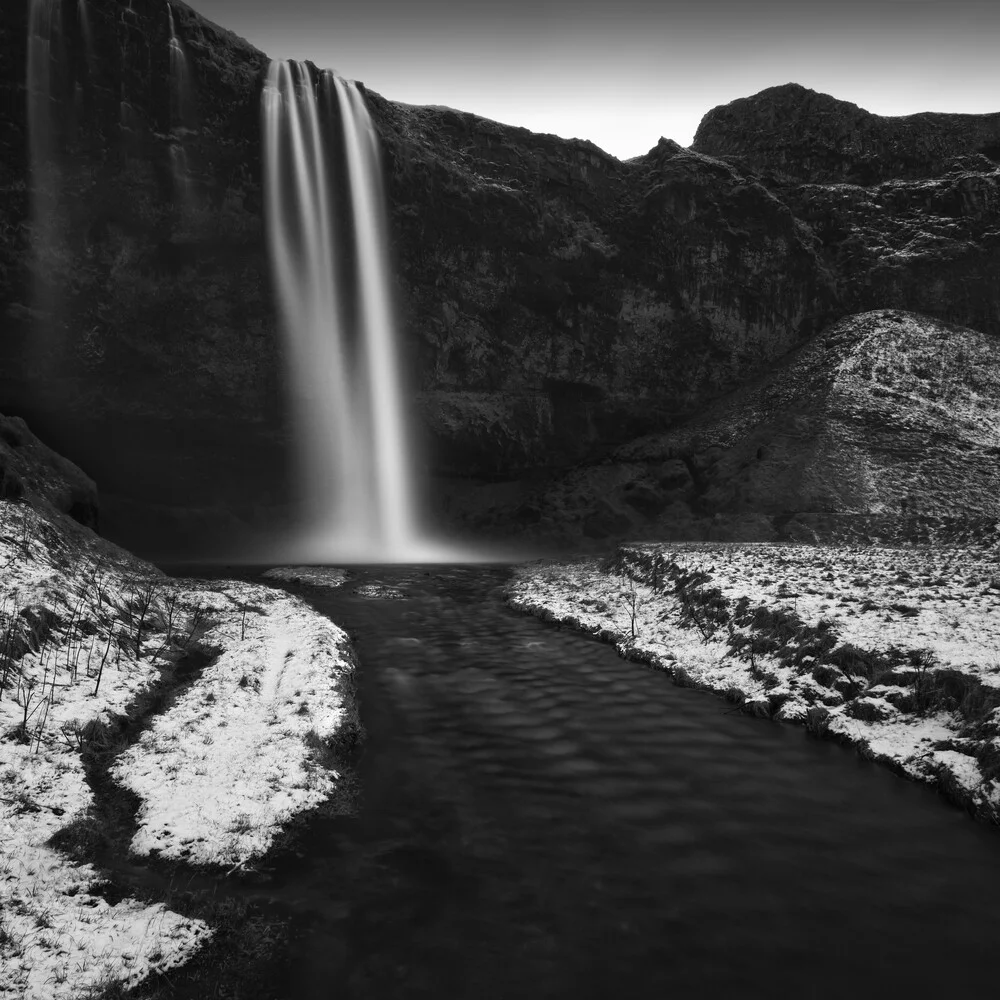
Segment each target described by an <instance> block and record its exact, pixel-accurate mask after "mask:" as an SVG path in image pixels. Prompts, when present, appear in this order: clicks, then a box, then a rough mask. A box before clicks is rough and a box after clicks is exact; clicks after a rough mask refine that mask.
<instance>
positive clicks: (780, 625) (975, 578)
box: [508, 544, 1000, 822]
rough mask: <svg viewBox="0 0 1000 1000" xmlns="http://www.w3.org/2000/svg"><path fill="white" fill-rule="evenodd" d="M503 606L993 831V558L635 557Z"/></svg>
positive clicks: (537, 572) (528, 588) (582, 566)
mask: <svg viewBox="0 0 1000 1000" xmlns="http://www.w3.org/2000/svg"><path fill="white" fill-rule="evenodd" d="M508 599H509V601H510V603H511V604H512V605H513V606H515V607H517V608H520V609H521V610H524V611H528V612H531V613H534V614H537V615H540V616H541V617H544V618H548V619H552V620H555V621H559V622H562V623H565V624H567V625H570V626H572V627H575V628H578V629H580V630H582V631H585V632H590V633H592V634H595V635H598V636H600V637H602V638H604V639H607V640H610V641H613V642H614V643H615V644H616V646H617V648H618V650H619V652H620V653H621V654H622V655H623V656H627V657H629V658H631V659H636V660H640V661H643V662H646V663H649V664H650V665H651V666H655V667H658V668H660V669H664V670H667V671H668V672H670V673H671V674H673V675H674V677H675V679H676V680H677V681H678V683H683V684H688V685H692V686H697V687H704V688H708V689H711V690H713V691H716V692H719V693H720V694H723V695H725V696H726V697H727V698H729V699H731V700H734V701H738V702H740V703H742V704H743V706H744V708H745V709H746V710H747V711H750V712H752V713H754V714H756V715H760V716H764V717H769V718H774V719H778V720H785V721H796V722H803V723H805V724H807V725H809V726H810V727H811V728H813V729H814V730H815V731H817V732H823V733H828V734H830V735H833V736H835V737H837V738H840V739H843V740H846V741H849V742H851V743H854V744H855V745H857V746H858V748H859V750H861V752H862V753H864V754H865V755H867V756H870V757H873V758H876V759H880V760H884V761H886V762H888V763H891V764H893V765H894V766H896V767H897V768H899V769H900V770H901V771H903V772H904V773H906V774H908V775H909V776H911V777H914V778H918V779H921V780H925V781H929V782H932V783H940V784H941V786H942V787H943V789H944V790H945V791H946V792H947V793H948V794H949V795H950V796H951V797H953V798H954V799H956V800H958V801H960V802H962V803H964V804H965V805H967V806H968V807H969V808H970V809H971V810H972V811H973V812H974V813H976V814H977V815H979V816H981V817H983V818H986V819H990V820H992V821H994V822H996V821H998V819H1000V813H998V807H1000V565H998V557H997V553H996V552H995V551H989V550H985V549H975V548H968V549H960V548H945V547H942V548H926V547H923V548H901V549H897V548H878V547H840V548H838V547H832V546H831V547H818V546H783V545H770V544H757V545H753V544H706V545H697V544H680V545H662V544H642V545H634V546H623V547H622V548H621V549H619V553H618V555H617V557H616V558H615V559H612V560H603V561H602V560H587V561H580V562H574V563H567V564H553V563H548V564H544V563H543V564H533V565H530V566H526V567H522V568H521V569H520V570H519V571H518V573H517V576H516V578H515V580H514V582H513V584H512V585H511V588H510V591H509V594H508Z"/></svg>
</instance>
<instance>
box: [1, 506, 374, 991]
mask: <svg viewBox="0 0 1000 1000" xmlns="http://www.w3.org/2000/svg"><path fill="white" fill-rule="evenodd" d="M0 568H2V576H0V998H3V1000H13V998H15V997H16V998H39V1000H41V998H45V1000H59V998H68V997H73V996H78V995H80V994H81V993H83V992H84V991H86V990H87V989H89V988H91V987H94V986H97V985H99V984H103V983H113V982H120V983H124V984H126V985H133V984H135V983H137V982H139V981H140V980H142V979H143V978H145V977H146V976H148V975H150V974H152V973H155V972H158V971H162V970H166V969H170V968H172V967H175V966H177V965H180V964H182V963H184V962H185V961H187V960H188V958H190V957H191V956H192V955H193V954H195V953H196V952H197V951H199V950H200V949H201V948H202V946H203V945H204V944H205V943H206V942H207V941H208V940H209V939H210V938H211V937H212V935H213V929H212V928H211V927H209V926H208V924H207V923H206V922H205V921H203V920H198V919H191V918H188V917H185V916H182V915H180V914H178V913H174V912H171V911H170V910H168V909H167V908H166V907H165V906H164V905H163V904H160V903H154V904H148V903H144V902H139V901H137V900H134V899H125V900H123V901H121V902H118V903H117V904H116V905H109V904H108V902H107V901H106V900H105V899H104V898H102V884H103V880H102V876H101V874H100V872H99V871H98V870H97V869H95V868H94V867H93V866H92V865H91V864H86V863H84V864H80V863H78V859H77V860H74V859H71V858H70V857H69V856H67V854H65V853H64V852H63V851H62V850H60V849H59V847H57V846H56V845H58V844H60V843H62V842H64V841H66V840H69V841H72V840H73V838H74V836H75V834H74V832H73V831H74V830H77V829H80V828H81V827H85V826H86V825H88V824H90V825H92V826H93V825H99V824H100V823H101V822H102V820H101V810H100V808H99V807H100V802H99V800H98V795H99V794H100V793H99V791H98V792H95V790H94V787H93V784H94V783H93V773H92V772H93V769H94V767H95V760H98V759H99V760H101V761H102V762H104V764H103V766H105V767H106V773H107V774H109V775H110V776H111V777H112V778H113V779H114V780H115V781H116V782H118V783H119V784H120V785H121V786H123V787H124V788H127V789H129V790H130V791H131V792H133V793H134V794H135V795H137V796H138V797H139V800H140V807H139V813H138V815H137V817H136V822H137V829H136V830H135V834H134V837H133V839H132V845H131V847H132V851H133V852H134V853H136V854H139V855H143V854H152V853H154V852H156V853H157V854H159V855H160V856H161V857H166V858H171V859H178V860H185V861H191V862H197V863H201V864H207V865H219V866H224V870H228V869H231V868H233V867H236V866H241V865H245V864H246V863H247V862H248V861H249V860H250V859H252V858H254V857H256V856H259V855H261V854H263V853H264V852H266V851H267V849H268V847H269V846H270V845H271V844H272V842H273V840H274V838H275V836H276V834H277V833H278V831H279V830H280V828H281V825H282V824H283V823H286V822H287V821H288V820H289V819H290V818H291V817H292V816H294V815H295V814H297V813H301V812H303V811H305V810H308V809H310V808H312V807H314V806H315V805H316V804H317V803H318V802H320V801H321V800H323V799H324V798H326V797H328V796H329V795H330V794H331V792H333V791H334V790H335V788H336V785H337V781H338V778H339V775H338V774H337V773H336V772H335V771H330V770H327V769H326V768H324V767H323V766H322V765H321V763H320V760H321V759H324V758H325V756H326V754H325V751H326V748H327V745H328V744H329V743H330V742H331V741H334V740H337V739H340V738H342V737H343V736H344V735H345V733H348V732H351V731H354V730H355V729H356V710H355V706H354V703H353V698H352V694H351V691H352V675H353V661H352V656H351V652H350V648H349V645H348V643H347V638H346V636H345V635H344V633H343V632H342V631H341V630H340V629H338V628H337V627H336V626H335V625H333V624H332V623H331V622H329V621H328V620H327V619H326V618H324V617H323V616H321V615H319V614H318V613H316V612H314V611H312V610H311V609H310V608H308V607H307V606H306V605H305V604H304V603H303V602H301V601H299V600H298V599H296V598H294V597H291V596H289V595H287V594H285V593H284V592H282V591H278V590H273V589H271V588H268V587H265V586H260V585H255V584H248V583H242V582H234V581H227V582H221V583H217V582H204V581H195V580H179V581H178V580H171V579H169V578H168V577H166V576H164V575H163V574H162V573H161V572H160V571H159V570H157V569H156V568H155V567H153V566H151V565H149V564H148V563H144V562H142V561H141V560H139V559H136V558H135V557H133V556H131V555H130V554H129V553H127V552H124V551H123V550H121V549H118V548H117V547H115V546H113V545H110V544H109V543H106V542H104V541H103V540H101V539H100V538H98V537H97V536H96V535H94V534H93V533H91V532H90V531H88V530H86V529H82V528H80V527H79V526H78V525H76V524H74V523H73V522H70V521H69V520H68V519H66V518H64V517H63V516H62V515H60V514H58V512H55V511H53V510H50V509H48V508H47V506H46V505H45V504H39V505H37V509H36V507H33V506H31V505H29V504H27V503H15V502H11V501H2V502H0ZM157 712H158V713H159V714H155V713H157ZM139 729H143V731H142V732H141V733H139V738H138V739H137V740H135V739H134V736H135V733H136V732H137V731H138V730H139ZM130 733H131V735H129V734H130ZM132 740H134V742H131V745H130V746H128V745H127V744H128V743H129V742H130V741H132ZM116 750H122V752H121V753H119V755H118V756H117V758H116V759H113V760H112V758H113V757H114V754H115V751H116ZM108 763H110V767H107V764H108ZM126 836H127V835H126ZM53 838H55V839H54V840H53Z"/></svg>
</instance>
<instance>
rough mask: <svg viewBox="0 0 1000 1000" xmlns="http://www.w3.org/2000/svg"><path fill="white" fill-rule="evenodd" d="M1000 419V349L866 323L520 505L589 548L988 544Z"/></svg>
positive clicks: (835, 327) (967, 335) (823, 336)
mask: <svg viewBox="0 0 1000 1000" xmlns="http://www.w3.org/2000/svg"><path fill="white" fill-rule="evenodd" d="M998 414H1000V342H998V341H997V338H995V337H992V336H990V335H987V334H983V333H979V332H978V331H976V330H972V329H968V328H963V327H957V326H953V325H951V324H946V323H943V322H940V321H937V320H933V319H930V318H929V317H926V316H921V315H918V314H915V313H909V312H902V311H898V310H878V311H875V312H869V313H861V314H857V315H853V316H849V317H846V318H845V319H843V320H841V321H839V322H837V323H834V324H832V325H831V326H830V327H829V328H827V329H826V330H824V331H823V332H822V333H820V334H819V335H818V336H816V337H814V338H812V339H811V340H810V341H809V342H808V343H807V344H805V345H803V346H801V347H799V348H797V349H796V350H794V351H792V352H790V353H789V355H788V356H787V357H786V358H784V359H783V360H782V362H781V364H780V365H778V366H776V367H775V369H774V370H773V371H771V372H769V373H768V374H767V375H765V376H762V377H759V378H757V379H755V380H753V381H752V382H750V383H749V384H748V385H746V386H744V387H742V388H741V389H739V390H737V391H736V392H733V393H731V394H729V395H728V396H726V397H724V398H723V399H720V400H718V401H717V402H715V403H713V404H712V405H711V406H709V407H708V408H707V409H706V410H705V411H704V412H702V413H701V414H699V416H698V417H696V418H694V419H693V420H690V421H688V422H686V423H685V424H684V425H683V426H681V427H679V428H677V429H675V430H672V431H668V432H666V433H662V434H655V435H649V436H646V437H643V438H639V439H637V440H635V441H633V442H630V443H629V444H627V445H625V446H624V447H622V448H619V449H618V450H617V451H616V452H615V453H614V455H613V456H612V458H611V459H610V460H609V461H608V462H606V463H605V464H603V465H602V466H598V467H596V468H584V469H580V470H578V471H577V472H575V473H574V474H572V475H571V476H569V477H567V479H566V480H564V481H563V482H562V483H560V484H558V485H557V486H555V487H547V488H545V489H543V490H541V491H539V492H538V493H537V494H536V495H535V496H534V497H532V498H530V499H529V500H527V501H522V504H523V507H524V508H526V509H528V510H532V509H533V510H535V511H536V517H537V520H538V522H539V523H543V522H544V523H545V524H546V526H549V525H551V526H552V527H553V528H554V527H555V526H556V525H558V524H561V525H563V526H564V528H563V530H564V532H566V533H567V536H568V537H572V533H573V532H572V529H573V527H575V529H576V532H577V533H580V534H582V535H583V537H584V538H588V537H589V538H592V539H604V538H607V537H609V536H612V535H631V536H638V537H648V538H656V537H673V538H705V537H709V538H719V539H722V538H750V539H762V540H771V539H776V538H792V539H800V540H809V541H811V540H814V539H817V538H820V539H833V538H857V539H866V538H885V539H888V540H898V539H899V538H900V537H905V536H906V535H909V536H910V537H923V538H924V539H930V538H944V537H946V536H951V537H954V536H956V534H957V535H958V536H959V537H967V536H974V535H975V534H977V533H979V534H984V535H985V534H990V533H992V532H994V531H995V529H996V525H997V523H998V522H1000V417H998ZM522 516H524V515H523V513H522Z"/></svg>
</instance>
